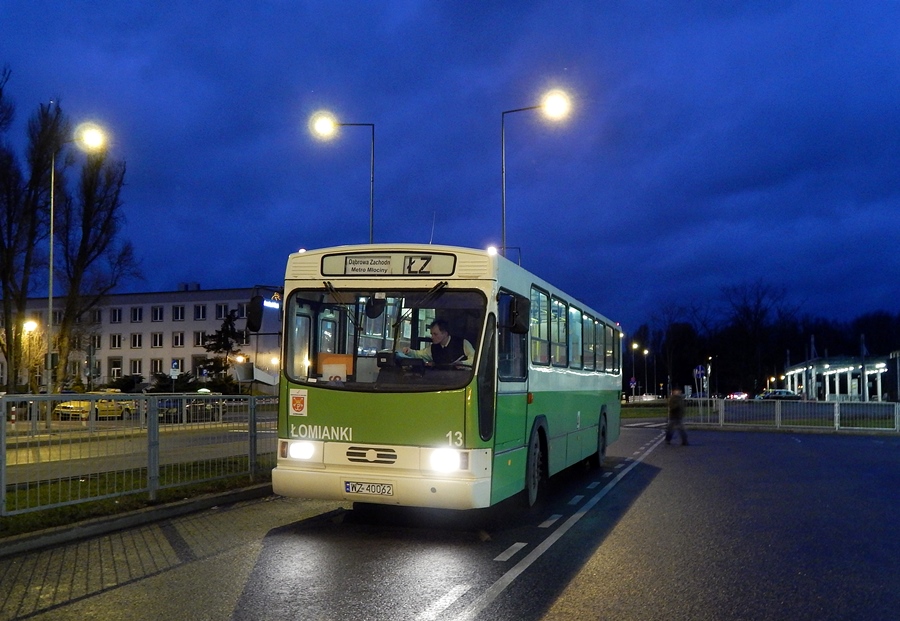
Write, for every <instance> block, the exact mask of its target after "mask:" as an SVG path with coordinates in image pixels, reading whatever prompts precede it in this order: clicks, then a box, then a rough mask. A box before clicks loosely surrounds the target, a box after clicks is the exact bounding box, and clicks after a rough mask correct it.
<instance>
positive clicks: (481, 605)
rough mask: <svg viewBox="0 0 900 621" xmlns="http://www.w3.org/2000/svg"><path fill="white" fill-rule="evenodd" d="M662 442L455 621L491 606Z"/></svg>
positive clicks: (633, 461) (621, 473)
mask: <svg viewBox="0 0 900 621" xmlns="http://www.w3.org/2000/svg"><path fill="white" fill-rule="evenodd" d="M662 441H663V439H662V437H660V438H659V439H658V440H657V441H656V442H655V443H654V444H653V446H651V447H650V448H649V449H647V451H646V452H645V453H644V454H643V455H641V456H640V457H639V458H637V459H635V460H632V461H631V462H630V463H629V464H628V467H627V468H625V469H624V470H622V471H621V472H619V474H617V475H616V478H614V479H613V480H612V481H610V482H609V483H607V484H606V485H605V486H603V489H601V490H600V491H599V492H597V493H596V494H595V495H594V496H593V498H591V499H590V500H588V501H587V503H585V504H584V506H582V507H581V508H580V509H579V510H578V511H576V512H575V513H574V514H573V515H572V516H571V517H569V519H568V520H566V521H565V522H563V523H562V524H561V525H560V526H559V528H557V529H556V530H555V531H553V532H552V533H550V534H549V535H548V536H547V538H546V539H544V541H542V542H541V543H540V544H538V545H537V546H536V547H535V548H534V549H533V550H532V551H531V552H529V553H528V554H527V555H526V556H525V558H523V559H522V560H521V561H519V562H518V563H516V564H515V565H514V566H513V567H511V568H510V569H509V570H508V571H507V572H506V573H505V574H503V575H502V576H501V577H500V579H499V580H497V581H496V582H495V583H494V584H492V585H491V586H490V587H488V589H487V590H486V591H485V592H484V593H482V594H481V595H480V596H479V597H477V598H476V599H475V601H474V602H472V604H471V605H470V606H469V607H468V608H467V609H466V610H464V611H463V612H462V613H461V614H460V615H459V616H457V617H456V621H469V620H471V619H474V618H475V617H477V616H478V614H479V613H480V612H481V611H483V610H484V609H485V608H487V607H488V606H489V605H490V604H491V602H493V601H494V600H495V599H497V597H499V596H500V594H501V593H502V592H503V591H505V590H506V587H508V586H509V585H510V584H512V583H513V581H514V580H515V579H516V578H518V577H519V575H520V574H521V573H522V572H523V571H525V570H526V569H528V568H529V567H531V565H532V564H534V562H535V561H536V560H538V559H539V558H540V557H541V555H543V554H544V552H546V551H547V550H549V549H550V547H551V546H553V544H554V543H556V542H557V541H559V540H560V539H561V538H562V536H563V535H565V534H566V533H567V532H569V529H571V528H572V527H573V526H575V524H577V523H578V521H579V520H580V519H581V518H583V517H584V516H585V515H587V512H588V511H590V510H591V509H593V508H594V505H596V504H597V503H598V502H600V501H601V500H602V499H603V497H604V496H606V495H607V494H608V493H609V492H610V490H612V489H613V488H614V487H615V486H616V485H618V484H619V481H621V480H622V479H623V478H625V476H626V475H627V474H628V473H629V472H631V470H632V469H633V468H634V467H635V466H637V465H638V464H639V463H641V462H642V461H643V460H644V458H646V457H647V455H649V454H650V453H651V452H652V451H653V450H655V449H656V447H658V446H659V445H660V444H661V443H662Z"/></svg>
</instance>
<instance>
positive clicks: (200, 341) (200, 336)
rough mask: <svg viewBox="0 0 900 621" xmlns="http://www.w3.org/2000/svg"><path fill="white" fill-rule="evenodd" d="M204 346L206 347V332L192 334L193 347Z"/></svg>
mask: <svg viewBox="0 0 900 621" xmlns="http://www.w3.org/2000/svg"><path fill="white" fill-rule="evenodd" d="M204 345H206V331H205V330H200V331H199V332H194V347H203V346H204Z"/></svg>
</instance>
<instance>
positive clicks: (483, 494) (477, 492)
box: [272, 450, 491, 509]
mask: <svg viewBox="0 0 900 621" xmlns="http://www.w3.org/2000/svg"><path fill="white" fill-rule="evenodd" d="M490 453H491V452H490V451H489V450H473V451H469V458H470V465H469V469H468V470H467V471H466V472H455V473H451V474H447V475H443V474H442V473H438V472H433V471H428V470H421V469H420V470H409V469H391V468H378V467H365V466H363V467H360V466H357V465H353V466H351V465H348V464H330V465H326V464H324V463H323V464H320V465H314V466H309V465H305V464H303V463H302V462H298V460H294V459H289V458H282V457H281V456H279V458H278V464H277V466H276V467H275V469H274V470H273V471H272V488H273V490H274V492H275V493H276V494H279V495H281V496H288V497H294V498H316V499H321V500H343V501H351V502H368V503H375V504H389V505H403V506H413V507H432V508H440V509H475V508H482V507H488V506H490V504H491V456H490Z"/></svg>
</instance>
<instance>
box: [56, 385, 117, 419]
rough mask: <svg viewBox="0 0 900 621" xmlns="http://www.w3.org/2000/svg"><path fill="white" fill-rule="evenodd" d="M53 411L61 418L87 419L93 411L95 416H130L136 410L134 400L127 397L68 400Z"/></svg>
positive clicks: (106, 393)
mask: <svg viewBox="0 0 900 621" xmlns="http://www.w3.org/2000/svg"><path fill="white" fill-rule="evenodd" d="M87 394H89V395H109V394H110V391H107V392H92V393H87ZM53 411H54V412H55V413H56V414H57V416H59V420H87V419H88V418H90V415H91V411H93V412H94V418H95V419H97V420H99V419H101V418H129V417H131V413H132V412H133V411H134V401H131V400H127V399H104V398H98V399H96V400H90V401H88V400H84V401H66V402H64V403H60V404H59V405H57V406H56V407H55V408H53Z"/></svg>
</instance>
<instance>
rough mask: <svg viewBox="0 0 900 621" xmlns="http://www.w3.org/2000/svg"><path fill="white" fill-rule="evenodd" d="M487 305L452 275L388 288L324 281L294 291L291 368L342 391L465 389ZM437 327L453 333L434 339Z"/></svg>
mask: <svg viewBox="0 0 900 621" xmlns="http://www.w3.org/2000/svg"><path fill="white" fill-rule="evenodd" d="M486 304H487V300H486V298H485V296H484V294H483V293H481V292H480V291H474V290H460V289H451V288H449V287H448V286H447V283H446V282H440V283H437V284H435V285H434V286H431V287H427V288H421V289H389V290H384V289H370V288H369V289H363V288H359V289H336V288H335V287H334V286H332V284H331V283H330V282H325V283H324V286H323V287H322V288H318V289H298V290H295V291H293V292H292V293H291V294H290V296H289V298H288V302H287V304H286V306H285V313H286V316H285V333H284V338H285V352H284V353H285V361H284V370H285V373H286V375H287V377H288V378H289V379H290V380H291V381H294V382H297V383H306V384H309V383H315V384H316V385H317V386H323V387H327V388H333V389H335V390H351V391H377V392H421V391H431V390H446V389H448V388H461V387H463V386H465V385H467V384H468V383H469V382H470V381H471V380H472V375H473V373H474V370H475V369H474V367H475V364H476V353H477V347H478V343H479V341H480V338H481V332H482V329H483V324H484V318H485V308H486ZM433 325H434V327H435V329H434V330H432V326H433ZM433 332H436V333H437V334H438V336H440V335H442V334H444V333H446V334H448V335H449V339H444V340H443V341H440V342H434V339H433V338H432V333H433ZM451 355H452V360H451V359H450V358H449V356H451Z"/></svg>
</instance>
